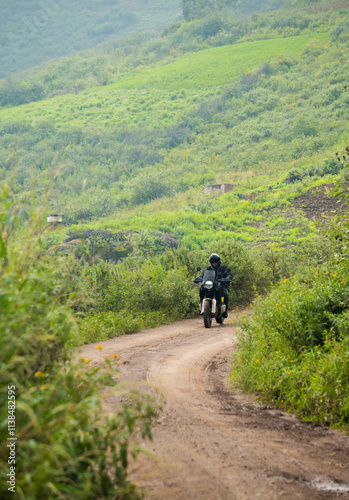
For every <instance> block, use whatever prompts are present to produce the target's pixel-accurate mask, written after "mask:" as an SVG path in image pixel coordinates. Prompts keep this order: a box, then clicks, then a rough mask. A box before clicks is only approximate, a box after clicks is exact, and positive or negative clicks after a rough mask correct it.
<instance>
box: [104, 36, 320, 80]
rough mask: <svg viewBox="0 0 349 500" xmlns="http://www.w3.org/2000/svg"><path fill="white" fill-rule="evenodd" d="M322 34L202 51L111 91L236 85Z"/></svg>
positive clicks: (146, 72) (139, 75)
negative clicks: (248, 75) (242, 78)
mask: <svg viewBox="0 0 349 500" xmlns="http://www.w3.org/2000/svg"><path fill="white" fill-rule="evenodd" d="M327 38H328V34H326V33H316V35H300V36H294V37H290V38H275V39H271V40H260V41H255V42H245V43H239V44H235V45H225V46H223V47H215V48H212V49H207V50H202V51H200V52H198V53H194V54H191V55H189V56H187V57H184V58H183V59H180V60H178V61H175V62H173V63H170V64H167V65H163V66H158V67H156V68H154V69H153V68H152V69H142V68H141V69H139V70H138V71H137V72H134V73H133V74H131V75H130V76H128V77H126V78H122V79H121V80H120V81H118V82H117V83H115V84H113V85H111V86H110V87H111V88H123V89H127V88H142V87H145V88H157V89H167V90H176V89H177V90H178V89H181V88H185V89H187V88H189V89H202V88H205V87H211V86H215V85H224V84H228V83H234V82H237V81H238V80H239V79H240V78H241V77H242V75H243V74H244V73H245V72H246V71H250V70H252V69H254V68H256V67H259V66H261V65H263V64H264V63H266V62H270V61H271V59H273V58H275V57H276V56H277V55H278V54H280V55H283V56H284V57H286V58H290V57H295V56H298V55H299V53H300V52H302V51H303V50H304V49H305V47H306V46H307V45H308V43H309V42H310V41H311V40H314V39H317V40H319V41H324V40H326V39H327Z"/></svg>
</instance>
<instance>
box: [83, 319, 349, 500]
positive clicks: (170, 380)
mask: <svg viewBox="0 0 349 500" xmlns="http://www.w3.org/2000/svg"><path fill="white" fill-rule="evenodd" d="M231 325H232V323H230V325H229V324H227V325H222V326H221V325H214V326H213V328H211V329H209V330H207V329H205V328H204V327H203V322H202V318H197V319H194V320H184V321H180V322H177V323H174V324H171V325H168V326H165V327H161V328H156V329H152V330H146V331H144V332H140V333H137V334H133V335H128V336H123V337H118V338H115V339H112V340H109V341H107V342H101V343H100V344H101V345H103V346H104V349H103V350H97V349H96V345H95V344H92V345H88V346H85V347H84V348H83V350H82V353H81V355H82V356H84V357H87V358H89V359H91V360H92V362H93V363H95V364H98V363H102V362H103V361H104V357H105V356H108V355H110V354H118V355H119V356H120V357H119V364H118V366H119V370H120V373H119V374H118V379H119V380H120V381H121V380H127V381H129V383H130V384H132V385H135V384H136V386H138V387H142V390H147V391H148V392H151V393H152V394H154V395H155V396H156V399H157V400H158V401H159V402H161V403H162V405H163V410H162V412H161V414H160V416H159V418H158V420H157V422H156V424H155V426H154V440H153V441H152V442H150V443H149V442H148V443H144V447H145V448H146V449H147V450H149V452H150V453H151V454H153V455H154V458H151V457H149V456H142V457H141V458H139V459H138V460H137V461H136V463H135V464H132V467H131V471H130V473H131V477H132V478H133V479H134V480H135V481H136V482H137V483H138V484H140V485H142V486H144V487H146V489H147V492H148V493H147V495H146V498H148V499H156V500H163V499H166V500H235V499H236V500H255V499H260V500H273V499H289V500H295V499H304V500H305V499H306V500H313V499H338V498H340V499H349V437H348V436H347V435H343V434H340V433H336V432H331V431H328V430H326V429H322V428H316V427H313V426H312V425H310V424H305V423H302V422H299V421H298V420H297V419H296V418H294V417H293V416H291V415H289V414H288V413H283V412H280V411H278V410H275V409H272V408H271V407H267V406H264V405H261V404H258V403H255V402H253V399H252V398H251V397H249V396H246V395H243V394H241V393H239V392H238V391H237V390H235V389H231V388H228V386H227V382H226V378H227V374H228V373H229V364H230V355H231V353H232V351H233V350H234V349H235V347H234V345H233V339H234V338H235V335H236V331H237V330H236V327H235V326H234V323H233V326H231ZM108 404H109V407H113V404H116V402H115V401H114V402H113V400H112V399H111V400H110V401H109V402H108Z"/></svg>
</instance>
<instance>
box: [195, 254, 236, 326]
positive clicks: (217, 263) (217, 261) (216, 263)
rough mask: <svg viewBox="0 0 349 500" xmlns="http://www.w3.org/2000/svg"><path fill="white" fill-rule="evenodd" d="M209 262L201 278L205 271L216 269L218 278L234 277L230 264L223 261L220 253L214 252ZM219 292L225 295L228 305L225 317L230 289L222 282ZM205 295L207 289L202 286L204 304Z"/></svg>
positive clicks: (225, 316) (201, 294)
mask: <svg viewBox="0 0 349 500" xmlns="http://www.w3.org/2000/svg"><path fill="white" fill-rule="evenodd" d="M208 260H209V262H210V265H209V266H207V267H206V269H205V270H204V271H203V272H202V273H201V274H200V276H199V277H200V278H203V276H204V272H205V271H206V270H208V271H215V274H216V279H224V278H225V279H229V280H231V279H233V277H232V274H231V270H230V268H229V267H228V266H225V265H224V264H222V263H221V258H220V256H219V255H217V254H216V253H212V254H211V255H210V257H209V259H208ZM218 292H219V293H220V296H221V297H224V304H225V305H226V309H225V312H224V313H223V317H224V318H227V317H228V290H227V288H226V287H225V286H224V285H223V284H220V286H219V289H218ZM204 297H205V290H204V288H203V286H202V285H201V286H200V303H201V304H202V301H203V299H204ZM201 304H200V311H201Z"/></svg>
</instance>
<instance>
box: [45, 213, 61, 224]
mask: <svg viewBox="0 0 349 500" xmlns="http://www.w3.org/2000/svg"><path fill="white" fill-rule="evenodd" d="M62 222H63V214H52V215H48V216H47V224H52V223H59V224H61V223H62Z"/></svg>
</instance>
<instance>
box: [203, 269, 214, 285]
mask: <svg viewBox="0 0 349 500" xmlns="http://www.w3.org/2000/svg"><path fill="white" fill-rule="evenodd" d="M215 279H216V273H215V272H214V271H211V270H206V271H205V272H204V277H203V280H202V281H203V283H206V281H212V283H214V280H215Z"/></svg>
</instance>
